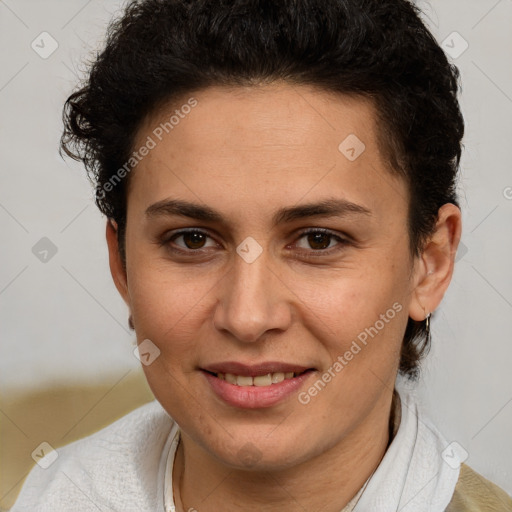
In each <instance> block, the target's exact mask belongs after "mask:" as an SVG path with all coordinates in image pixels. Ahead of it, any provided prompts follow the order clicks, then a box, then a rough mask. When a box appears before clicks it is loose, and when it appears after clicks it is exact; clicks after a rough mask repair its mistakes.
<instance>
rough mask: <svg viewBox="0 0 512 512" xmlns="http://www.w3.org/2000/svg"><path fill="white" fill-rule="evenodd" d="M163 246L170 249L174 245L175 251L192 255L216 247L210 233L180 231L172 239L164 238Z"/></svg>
mask: <svg viewBox="0 0 512 512" xmlns="http://www.w3.org/2000/svg"><path fill="white" fill-rule="evenodd" d="M208 242H210V245H208ZM162 244H163V245H168V246H169V247H170V248H172V246H173V245H174V249H175V250H177V251H181V252H187V251H188V252H190V253H192V252H195V251H197V252H199V251H200V250H201V249H207V248H208V247H215V246H216V244H215V242H214V240H213V239H212V238H211V236H210V235H209V234H208V233H206V232H203V231H199V230H187V231H179V232H178V233H175V234H174V235H173V236H171V237H166V238H164V239H163V241H162Z"/></svg>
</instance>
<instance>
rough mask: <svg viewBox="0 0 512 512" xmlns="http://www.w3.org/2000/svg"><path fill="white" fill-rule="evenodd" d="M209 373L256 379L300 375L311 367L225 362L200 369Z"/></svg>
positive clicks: (274, 363)
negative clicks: (276, 374)
mask: <svg viewBox="0 0 512 512" xmlns="http://www.w3.org/2000/svg"><path fill="white" fill-rule="evenodd" d="M201 369H202V370H206V371H207V372H211V373H224V374H225V373H231V374H233V375H244V376H247V377H256V376H258V375H266V374H267V373H278V372H282V373H286V372H294V373H302V372H304V371H306V370H309V369H311V366H302V365H300V364H293V363H282V362H279V361H264V362H262V363H258V364H244V363H239V362H236V361H225V362H222V363H214V364H209V365H207V366H204V367H202V368H201Z"/></svg>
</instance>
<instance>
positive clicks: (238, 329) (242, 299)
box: [213, 253, 292, 342]
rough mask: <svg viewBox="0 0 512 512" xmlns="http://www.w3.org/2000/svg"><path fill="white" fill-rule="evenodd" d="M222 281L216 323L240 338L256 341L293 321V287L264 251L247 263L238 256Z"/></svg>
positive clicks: (221, 329)
mask: <svg viewBox="0 0 512 512" xmlns="http://www.w3.org/2000/svg"><path fill="white" fill-rule="evenodd" d="M234 259H235V261H234V263H233V266H232V268H231V269H230V271H229V272H228V273H227V274H226V275H225V276H224V278H223V280H222V283H220V284H219V292H218V293H219V300H218V302H217V305H216V309H215V313H214V319H213V322H214V326H215V327H216V328H217V329H218V330H220V331H224V332H229V333H230V334H231V335H233V336H234V337H236V338H237V339H238V340H239V341H243V342H255V341H258V340H259V339H261V337H262V336H263V335H264V334H265V333H267V332H268V331H271V330H278V331H285V330H286V329H287V328H288V327H289V326H290V322H291V318H292V315H291V311H290V308H291V302H290V301H289V298H290V295H292V293H291V291H290V290H289V289H288V287H287V286H286V285H285V284H284V283H283V281H282V280H281V279H280V278H279V276H278V275H277V273H276V271H275V270H273V269H272V268H271V267H270V265H269V261H268V258H267V257H266V256H265V253H263V254H261V255H260V257H259V258H258V259H256V261H253V262H252V263H247V262H246V261H244V259H243V258H241V257H239V256H238V255H236V256H235V258H234Z"/></svg>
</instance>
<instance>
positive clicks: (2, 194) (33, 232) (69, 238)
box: [0, 0, 512, 493]
mask: <svg viewBox="0 0 512 512" xmlns="http://www.w3.org/2000/svg"><path fill="white" fill-rule="evenodd" d="M418 3H419V5H420V6H421V7H422V9H424V12H425V19H426V21H427V22H428V24H429V26H430V27H431V29H432V31H433V33H434V35H435V36H436V38H437V39H438V41H439V42H440V43H441V42H442V41H444V40H445V39H446V38H448V39H447V42H448V44H450V45H451V46H454V49H455V50H457V49H460V48H462V46H460V44H461V42H460V39H459V40H457V39H455V40H454V39H453V36H451V34H452V33H453V32H454V31H456V32H458V34H460V36H462V38H464V40H465V41H467V43H468V44H469V46H468V48H467V50H466V51H465V52H464V53H462V55H460V56H458V57H457V58H454V59H452V61H453V62H454V63H455V64H456V65H457V66H458V67H459V69H460V71H461V74H462V84H463V93H462V97H461V106H462V109H463V114H464V117H465V120H466V135H465V138H464V144H465V151H464V156H463V160H462V173H461V180H460V187H459V190H460V195H461V203H462V209H463V222H464V227H463V236H462V243H463V245H462V248H461V250H460V251H459V253H458V262H457V265H456V271H455V275H454V278H453V281H452V284H451V286H450V289H449V291H448V293H447V295H446V297H445V299H444V301H443V303H442V305H441V307H440V308H439V309H438V311H437V313H436V314H437V317H436V319H435V320H434V322H433V325H432V331H433V348H432V351H431V354H430V355H429V357H428V360H427V361H426V363H425V365H424V371H423V378H422V381H421V383H420V386H419V396H420V397H421V400H422V401H423V403H424V407H425V408H426V409H427V411H428V413H429V415H430V417H431V418H432V420H433V422H434V423H435V424H436V425H437V426H438V428H439V429H440V430H441V431H442V432H443V433H444V435H445V437H446V438H447V439H448V440H449V441H457V442H458V443H459V444H460V445H461V446H462V447H464V449H465V450H467V452H468V453H469V457H468V459H467V461H466V462H467V463H468V464H469V465H470V466H472V467H473V468H474V469H475V470H477V471H479V472H480V473H482V474H483V475H485V476H486V477H487V478H489V479H491V480H492V481H494V482H496V483H497V484H498V485H500V486H501V487H503V488H504V489H505V490H506V491H507V492H509V493H512V440H511V434H512V378H511V370H510V364H511V362H512V340H511V335H510V329H511V327H512V322H511V319H512V272H511V270H510V262H511V261H512V173H511V170H510V155H511V151H510V148H511V145H512V128H511V121H510V119H511V116H512V60H511V58H512V1H511V0H500V1H496V0H471V1H470V0H442V1H441V0H436V1H433V2H432V3H427V2H425V1H421V2H418ZM120 5H122V4H121V2H112V1H108V2H99V1H95V0H92V1H84V0H72V1H69V0H68V1H66V2H63V1H61V2H58V1H56V0H53V1H40V0H38V1H36V0H31V1H29V0H18V1H15V0H8V2H7V3H5V2H2V3H0V42H1V45H0V54H1V57H2V65H1V68H0V72H1V75H0V115H1V141H0V159H1V167H0V173H1V180H2V181H1V188H0V224H1V229H2V254H3V257H2V264H1V266H0V308H1V309H0V311H1V323H0V326H1V349H0V350H1V353H0V384H1V386H2V389H3V390H4V393H14V392H16V391H17V390H22V389H23V390H26V389H29V388H41V387H44V386H46V385H55V384H58V383H61V382H62V383H69V382H78V383H81V382H84V383H90V382H93V381H95V380H99V379H109V380H111V381H112V384H113V385H114V383H116V382H117V381H118V380H119V379H120V378H121V377H122V376H123V375H124V374H126V372H127V371H128V370H130V369H132V370H133V369H135V368H138V366H139V362H138V361H137V360H136V358H135V357H134V356H133V352H132V351H133V348H134V346H135V345H134V336H133V335H132V334H131V333H130V331H129V330H128V326H127V310H126V307H125V304H124V302H123V301H122V299H121V298H120V297H119V296H118V293H117V291H116V289H115V287H114V285H113V283H112V281H111V277H110V274H109V270H108V260H107V249H106V243H105V241H104V231H105V228H104V224H105V220H104V219H103V218H102V217H101V215H100V214H99V212H98V211H97V209H96V207H95V205H94V203H93V196H92V189H91V187H90V185H89V183H88V181H87V180H86V178H85V172H84V171H83V169H82V168H81V166H80V165H79V164H77V163H75V162H71V161H69V160H67V161H63V160H62V159H61V158H60V157H59V156H58V154H57V147H58V139H59V136H60V132H61V108H62V105H63V102H64V101H65V99H66V97H67V95H68V94H69V93H70V91H71V89H72V88H73V87H74V85H75V84H76V76H77V74H79V71H80V70H81V69H83V65H82V64H81V62H83V61H84V59H85V58H86V57H87V56H90V55H91V54H92V53H91V52H93V50H94V49H97V48H98V49H99V48H100V47H101V41H102V37H103V35H104V33H105V28H106V26H107V23H108V21H109V20H110V18H111V15H112V14H113V13H115V12H116V11H117V10H118V8H119V6H120ZM43 31H46V32H48V33H49V34H51V36H52V37H53V38H54V39H55V40H56V41H57V42H58V45H59V46H58V48H57V50H56V51H55V52H54V53H53V54H52V55H51V56H49V57H48V58H47V59H43V58H41V57H40V56H39V55H38V54H37V53H36V52H35V51H34V50H33V49H32V48H31V43H32V41H33V40H36V42H37V41H38V40H40V39H38V36H39V34H41V32H43ZM455 37H456V38H457V37H458V36H455ZM451 41H454V42H453V43H451ZM46 48H48V46H46ZM42 237H48V238H49V239H50V240H51V241H52V242H53V243H54V244H55V245H56V247H57V253H56V254H55V256H53V257H52V258H51V259H49V261H47V262H46V263H43V262H41V261H40V260H39V259H38V258H36V256H35V255H34V254H33V252H32V247H33V246H34V245H35V244H36V243H37V242H38V241H39V240H40V239H41V238H42Z"/></svg>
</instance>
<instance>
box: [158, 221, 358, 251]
mask: <svg viewBox="0 0 512 512" xmlns="http://www.w3.org/2000/svg"><path fill="white" fill-rule="evenodd" d="M194 233H198V234H201V235H205V236H207V237H208V238H212V237H211V236H210V235H209V233H208V232H206V231H203V230H201V229H185V230H181V231H178V232H176V233H172V234H171V235H170V236H166V237H165V238H164V239H163V240H162V241H161V242H160V245H161V246H166V247H167V248H168V249H169V250H170V251H172V252H174V253H176V254H179V255H187V256H189V255H192V254H201V252H204V250H203V249H202V248H201V249H182V248H180V249H177V248H176V247H172V246H171V245H170V242H172V241H174V240H176V239H177V238H179V237H180V236H183V235H187V234H194ZM312 233H321V234H324V235H328V236H329V237H331V238H334V239H335V240H336V241H337V242H338V244H337V245H336V246H335V247H330V248H328V249H316V250H315V249H310V250H307V249H299V250H294V251H293V252H294V253H295V254H300V255H301V256H306V257H309V256H312V257H318V256H325V255H331V254H332V253H333V252H337V251H339V250H341V249H342V248H344V247H345V246H348V245H350V244H351V243H352V242H351V241H350V240H348V239H347V238H344V237H341V236H339V235H337V234H335V233H333V232H332V231H330V230H328V229H325V228H308V229H306V230H304V231H302V232H300V233H299V234H298V237H297V240H300V239H302V238H304V237H305V236H307V235H309V234H312ZM329 243H330V242H329Z"/></svg>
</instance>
